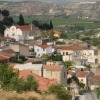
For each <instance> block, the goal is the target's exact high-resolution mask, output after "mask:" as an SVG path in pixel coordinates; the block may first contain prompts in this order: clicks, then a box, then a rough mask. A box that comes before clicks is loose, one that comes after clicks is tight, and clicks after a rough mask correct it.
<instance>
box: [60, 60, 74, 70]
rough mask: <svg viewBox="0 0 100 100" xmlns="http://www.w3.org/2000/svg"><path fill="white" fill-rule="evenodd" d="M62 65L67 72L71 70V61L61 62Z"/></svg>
mask: <svg viewBox="0 0 100 100" xmlns="http://www.w3.org/2000/svg"><path fill="white" fill-rule="evenodd" d="M62 64H63V65H64V66H65V67H66V68H67V70H69V69H71V66H73V62H72V61H65V62H64V61H63V62H62Z"/></svg>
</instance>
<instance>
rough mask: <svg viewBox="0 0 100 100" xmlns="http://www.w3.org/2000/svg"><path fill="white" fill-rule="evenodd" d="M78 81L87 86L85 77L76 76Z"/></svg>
mask: <svg viewBox="0 0 100 100" xmlns="http://www.w3.org/2000/svg"><path fill="white" fill-rule="evenodd" d="M78 79H79V81H80V82H81V83H83V84H85V87H86V86H87V78H86V77H78Z"/></svg>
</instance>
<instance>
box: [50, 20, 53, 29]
mask: <svg viewBox="0 0 100 100" xmlns="http://www.w3.org/2000/svg"><path fill="white" fill-rule="evenodd" d="M50 29H53V24H52V20H51V21H50Z"/></svg>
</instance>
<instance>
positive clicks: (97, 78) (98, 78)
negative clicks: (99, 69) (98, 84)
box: [92, 76, 100, 81]
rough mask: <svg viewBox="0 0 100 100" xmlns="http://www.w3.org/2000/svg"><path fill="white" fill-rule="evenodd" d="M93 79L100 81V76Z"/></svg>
mask: <svg viewBox="0 0 100 100" xmlns="http://www.w3.org/2000/svg"><path fill="white" fill-rule="evenodd" d="M92 79H93V80H94V81H100V76H93V77H92Z"/></svg>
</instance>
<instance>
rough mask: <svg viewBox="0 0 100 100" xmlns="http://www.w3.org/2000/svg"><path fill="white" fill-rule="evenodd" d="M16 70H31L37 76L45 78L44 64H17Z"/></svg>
mask: <svg viewBox="0 0 100 100" xmlns="http://www.w3.org/2000/svg"><path fill="white" fill-rule="evenodd" d="M14 69H19V70H30V71H32V72H33V73H35V74H37V75H40V76H43V64H34V63H25V64H15V65H14Z"/></svg>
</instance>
